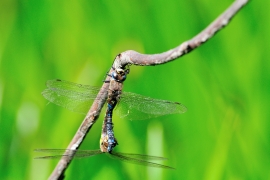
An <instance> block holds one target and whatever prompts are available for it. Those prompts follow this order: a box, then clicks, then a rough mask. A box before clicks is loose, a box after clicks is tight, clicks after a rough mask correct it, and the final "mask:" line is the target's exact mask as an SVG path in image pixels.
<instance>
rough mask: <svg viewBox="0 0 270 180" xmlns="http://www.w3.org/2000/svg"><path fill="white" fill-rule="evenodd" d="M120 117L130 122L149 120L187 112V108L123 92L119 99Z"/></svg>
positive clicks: (178, 104) (170, 102) (179, 104)
mask: <svg viewBox="0 0 270 180" xmlns="http://www.w3.org/2000/svg"><path fill="white" fill-rule="evenodd" d="M117 109H119V110H118V112H119V115H120V117H127V118H128V119H132V120H142V119H149V118H154V117H158V116H163V115H167V114H178V113H184V112H186V111H187V108H186V107H185V106H184V105H183V104H181V103H178V102H172V101H167V100H160V99H153V98H150V97H146V96H142V95H139V94H135V93H131V92H123V93H122V95H121V99H120V105H119V107H118V108H117Z"/></svg>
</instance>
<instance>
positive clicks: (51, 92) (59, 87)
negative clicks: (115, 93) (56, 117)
mask: <svg viewBox="0 0 270 180" xmlns="http://www.w3.org/2000/svg"><path fill="white" fill-rule="evenodd" d="M46 86H47V89H45V90H44V91H43V92H42V95H43V96H44V97H45V98H46V99H47V100H49V101H50V102H52V103H54V104H56V105H58V106H62V107H64V108H67V109H69V110H71V111H74V112H78V113H81V114H86V113H87V112H88V110H89V108H90V107H91V104H92V103H93V100H94V99H96V96H97V94H98V92H99V90H100V87H95V86H89V85H82V84H76V83H72V82H68V81H64V80H59V79H54V80H48V81H47V82H46Z"/></svg>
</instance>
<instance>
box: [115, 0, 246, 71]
mask: <svg viewBox="0 0 270 180" xmlns="http://www.w3.org/2000/svg"><path fill="white" fill-rule="evenodd" d="M247 2H248V0H236V1H235V2H234V3H233V4H232V5H231V6H230V7H229V8H228V9H227V10H226V11H225V12H224V13H222V14H221V15H220V16H219V17H218V18H217V19H216V20H215V21H213V22H212V23H211V24H210V25H209V26H208V27H206V28H205V29H204V30H203V31H202V32H200V33H199V34H198V35H197V36H195V37H193V38H192V39H190V40H188V41H185V42H183V43H182V44H180V45H179V46H177V47H176V48H174V49H171V50H169V51H166V52H163V53H161V54H140V53H138V52H136V51H133V50H128V51H125V52H122V53H121V54H120V55H119V56H117V57H116V59H115V67H116V68H120V67H122V66H126V65H127V64H131V65H132V64H134V65H139V66H155V65H159V64H164V63H167V62H171V61H172V60H174V59H176V58H179V57H181V56H183V55H185V54H187V53H189V52H190V51H192V50H194V49H195V48H197V47H199V46H200V45H201V44H203V43H205V42H206V41H207V40H208V39H210V38H211V37H212V36H213V35H214V34H215V33H217V32H218V31H219V30H221V29H222V28H223V27H225V26H226V25H227V24H228V23H229V22H230V20H231V19H232V17H233V16H235V15H236V13H237V12H238V11H239V10H240V9H241V8H242V7H243V6H244V5H245V4H246V3H247Z"/></svg>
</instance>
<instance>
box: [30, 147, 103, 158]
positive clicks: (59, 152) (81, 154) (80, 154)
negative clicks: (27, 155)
mask: <svg viewBox="0 0 270 180" xmlns="http://www.w3.org/2000/svg"><path fill="white" fill-rule="evenodd" d="M34 151H36V152H44V153H50V154H52V155H49V156H40V157H36V158H35V159H60V158H62V157H63V156H73V158H86V157H90V156H94V155H97V154H101V153H102V152H101V151H100V150H71V149H35V150H34Z"/></svg>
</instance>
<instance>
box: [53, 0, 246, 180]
mask: <svg viewBox="0 0 270 180" xmlns="http://www.w3.org/2000/svg"><path fill="white" fill-rule="evenodd" d="M247 2H248V0H236V1H235V2H234V3H233V4H232V5H231V6H230V7H229V8H228V9H227V10H226V11H225V12H224V13H223V14H221V15H220V16H219V17H218V18H217V19H216V20H215V21H214V22H212V23H211V24H210V25H209V26H208V27H207V28H206V29H204V30H203V31H202V32H201V33H199V34H198V35H197V36H195V37H194V38H192V39H190V40H188V41H186V42H183V43H182V44H181V45H179V46H178V47H176V48H174V49H171V50H169V51H166V52H164V53H161V54H153V55H145V54H140V53H138V52H136V51H133V50H128V51H125V52H123V53H121V54H119V55H118V56H117V57H116V58H115V61H114V64H113V67H115V68H123V67H125V66H126V65H130V64H134V65H140V66H154V65H159V64H164V63H167V62H170V61H172V60H174V59H176V58H179V57H181V56H183V55H185V54H187V53H189V52H190V51H192V50H194V49H195V48H196V47H198V46H200V45H201V44H203V43H204V42H206V41H207V40H208V39H210V38H211V37H212V36H213V35H214V34H215V33H216V32H218V31H219V30H221V29H222V28H223V27H224V26H226V25H227V24H228V23H229V21H230V20H231V18H232V17H233V16H235V15H236V13H237V12H238V11H239V10H240V9H241V8H242V7H243V6H244V5H245V4H246V3H247ZM111 71H112V69H111ZM111 71H110V73H111ZM106 80H107V81H109V80H110V77H107V78H106ZM108 87H109V84H108V83H104V84H103V86H102V87H101V89H100V92H99V94H98V96H97V98H96V100H95V101H94V103H93V104H92V106H91V108H90V110H89V112H88V114H87V116H86V117H85V119H84V121H83V122H82V124H81V126H80V128H79V129H78V131H77V132H76V134H75V136H74V137H73V139H72V141H71V142H70V144H69V145H68V147H67V149H71V150H75V149H78V148H79V146H80V145H81V143H82V142H83V139H84V138H85V136H86V134H87V133H88V131H89V130H90V129H91V127H92V125H93V124H94V123H95V121H96V120H97V118H98V116H99V114H100V111H101V109H102V107H103V105H104V103H105V101H106V99H107V94H106V92H107V90H108ZM71 160H72V157H71V156H64V157H63V158H62V159H61V160H60V161H59V162H58V164H57V166H56V167H55V169H54V171H53V172H52V174H51V176H50V179H63V178H64V172H65V170H66V169H67V167H68V165H69V164H70V162H71Z"/></svg>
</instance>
